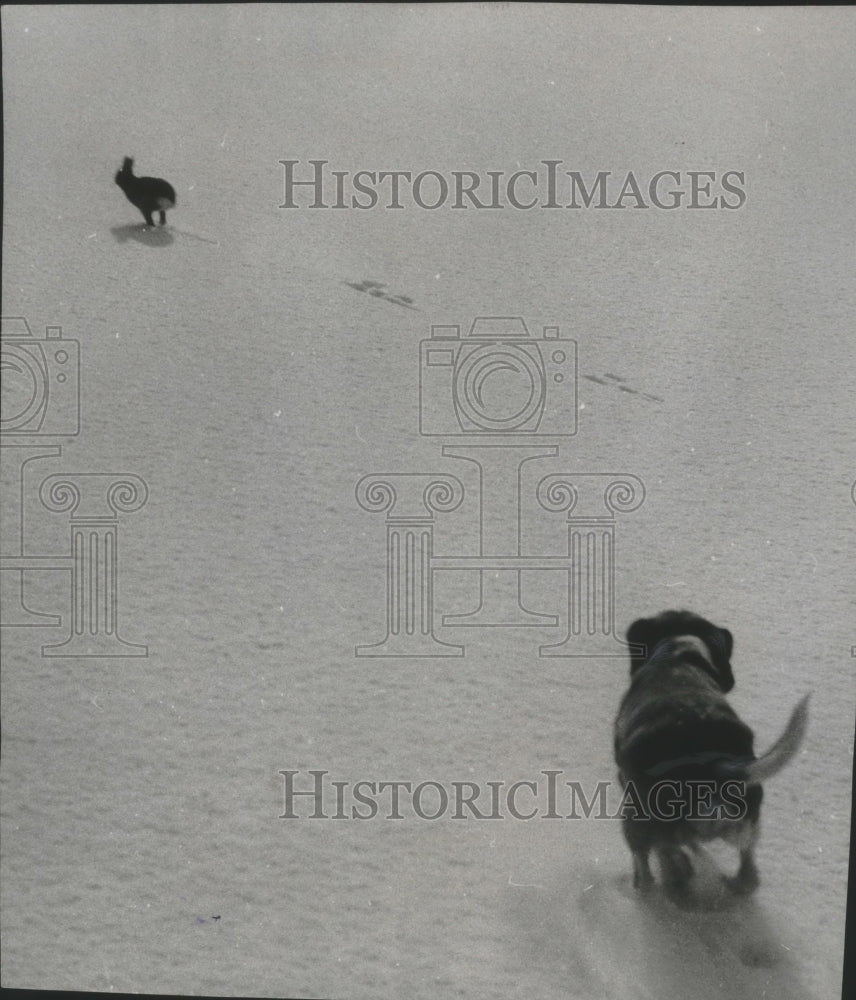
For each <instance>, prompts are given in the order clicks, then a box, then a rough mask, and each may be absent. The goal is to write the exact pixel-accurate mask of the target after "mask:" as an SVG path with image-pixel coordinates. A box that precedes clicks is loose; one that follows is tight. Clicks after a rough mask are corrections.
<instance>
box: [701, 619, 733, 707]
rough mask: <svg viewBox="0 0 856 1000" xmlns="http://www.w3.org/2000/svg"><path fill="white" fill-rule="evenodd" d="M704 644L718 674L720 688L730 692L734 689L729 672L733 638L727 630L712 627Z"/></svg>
mask: <svg viewBox="0 0 856 1000" xmlns="http://www.w3.org/2000/svg"><path fill="white" fill-rule="evenodd" d="M705 642H706V643H707V646H708V649H709V650H710V652H711V656H712V657H713V663H714V666H715V667H716V671H717V673H718V674H719V676H720V678H721V681H720V687H721V688H722V690H723V691H730V690H731V689H732V688H733V687H734V674H733V673H732V672H731V653H732V652H733V650H734V636H733V635H732V634H731V633H730V632H729V631H728V629H727V628H717V627H716V626H714V627H713V628H712V629H711V630H710V634H709V635H707V636H705Z"/></svg>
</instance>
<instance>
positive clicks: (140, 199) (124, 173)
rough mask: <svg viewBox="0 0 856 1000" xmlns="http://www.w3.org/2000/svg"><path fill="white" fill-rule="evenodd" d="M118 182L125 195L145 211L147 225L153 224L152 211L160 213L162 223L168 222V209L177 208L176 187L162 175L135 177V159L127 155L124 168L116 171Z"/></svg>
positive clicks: (144, 216)
mask: <svg viewBox="0 0 856 1000" xmlns="http://www.w3.org/2000/svg"><path fill="white" fill-rule="evenodd" d="M116 183H117V184H118V185H119V187H120V188H121V189H122V190H123V191H124V192H125V197H126V198H127V199H128V201H129V202H130V203H131V204H132V205H136V206H137V208H138V209H139V210H140V211H141V212H142V213H143V218H144V219H145V220H146V225H148V226H153V225H154V221H153V219H152V212H155V211H157V212H159V213H160V224H161V225H162V226H163V225H165V224H166V209H168V208H175V189H174V188H173V186H172V184H169V183H167V181H164V180H161V178H160V177H135V176H134V161H133V160H132V159H131V157H130V156H126V157H125V162H124V163H123V164H122V169H121V170H117V171H116Z"/></svg>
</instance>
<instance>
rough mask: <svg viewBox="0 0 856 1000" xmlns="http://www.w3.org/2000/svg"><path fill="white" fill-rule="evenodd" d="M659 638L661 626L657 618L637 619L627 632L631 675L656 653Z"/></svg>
mask: <svg viewBox="0 0 856 1000" xmlns="http://www.w3.org/2000/svg"><path fill="white" fill-rule="evenodd" d="M658 638H659V624H658V622H657V620H656V619H655V618H637V619H636V621H635V622H633V624H632V625H631V626H630V628H629V629H628V630H627V642H628V644H629V646H630V673H631V675H632V674H633V673H635V671H637V670H638V669H639V668H640V667H641V666H642V664H643V663H645V662H646V660H647V659H648V657H649V656H650V655H651V653H652V652H653V651H654V646H655V645H656V643H657V640H658Z"/></svg>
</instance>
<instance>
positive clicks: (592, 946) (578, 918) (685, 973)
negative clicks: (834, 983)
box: [508, 849, 811, 1000]
mask: <svg viewBox="0 0 856 1000" xmlns="http://www.w3.org/2000/svg"><path fill="white" fill-rule="evenodd" d="M693 863H694V867H695V871H696V878H695V883H696V884H695V891H694V894H693V898H692V900H691V901H686V900H685V901H683V902H681V904H680V905H678V903H677V902H676V901H675V900H674V899H670V898H669V897H668V896H667V895H666V893H665V892H664V890H663V889H662V888H661V887H660V886H659V884H658V885H657V886H655V887H654V888H653V889H652V890H651V891H649V892H648V893H647V894H645V895H641V894H639V893H638V892H637V891H636V890H635V889H634V888H633V886H632V878H631V875H630V874H629V873H628V874H627V875H621V876H618V875H614V876H609V875H608V874H606V873H605V872H604V870H603V869H602V868H595V867H593V866H592V867H591V868H590V869H589V870H588V871H585V872H583V873H580V872H579V871H577V872H574V873H570V872H567V871H565V872H563V873H560V874H558V877H556V878H554V879H550V880H549V883H548V884H547V885H546V886H543V887H529V888H527V889H525V890H523V891H521V890H520V889H517V890H516V891H515V895H514V896H512V897H510V909H509V913H508V916H509V919H510V920H511V921H512V922H513V924H514V930H515V938H516V940H517V941H518V943H519V947H520V949H521V952H522V954H521V955H520V956H518V957H519V959H520V961H521V962H522V963H524V964H525V965H526V966H527V967H533V965H534V966H535V967H537V968H538V969H539V973H540V975H541V976H542V977H546V980H547V981H548V982H549V981H554V982H555V983H556V986H557V988H561V990H562V995H563V996H566V997H569V998H577V997H579V998H583V997H585V998H586V1000H597V998H601V1000H648V998H651V1000H662V997H672V996H675V997H679V996H680V997H689V996H692V997H693V998H694V1000H714V998H726V997H728V998H731V997H749V996H759V997H760V996H763V995H766V996H775V997H777V998H780V1000H807V998H809V997H810V996H811V994H810V993H809V992H808V991H807V989H806V987H805V984H803V983H802V982H800V972H799V969H798V967H797V966H796V963H795V961H794V955H793V951H792V947H795V945H794V943H793V942H791V941H788V940H787V937H786V933H785V932H784V929H783V928H782V927H780V926H779V924H778V921H773V919H772V918H771V917H770V915H769V914H768V913H767V912H766V910H765V907H764V903H763V889H762V890H760V891H759V893H757V894H756V895H755V896H748V897H744V896H736V895H734V894H733V893H731V892H730V891H729V890H727V889H726V888H725V887H724V886H723V885H722V879H721V875H720V869H719V868H718V867H717V866H716V863H715V862H714V860H713V859H712V858H711V857H710V856H709V855H708V854H707V852H706V851H705V850H704V849H702V850H700V851H699V852H698V853H696V854H694V856H693ZM509 891H512V890H509Z"/></svg>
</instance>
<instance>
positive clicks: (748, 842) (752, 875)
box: [725, 823, 761, 895]
mask: <svg viewBox="0 0 856 1000" xmlns="http://www.w3.org/2000/svg"><path fill="white" fill-rule="evenodd" d="M757 838H758V826H757V824H756V823H751V824H746V826H745V827H744V828H743V830H741V832H740V837H739V839H738V847H739V850H740V867H739V868H738V869H737V874H736V875H735V876H733V877H732V878H729V877H726V878H725V884H726V885H727V886H728V888H729V889H731V891H732V892H736V893H739V894H741V895H748V894H749V893H750V892H754V891H755V890H756V889H757V888H758V886H759V885H760V882H761V878H760V876H759V875H758V867H757V865H756V864H755V841H756V840H757Z"/></svg>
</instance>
